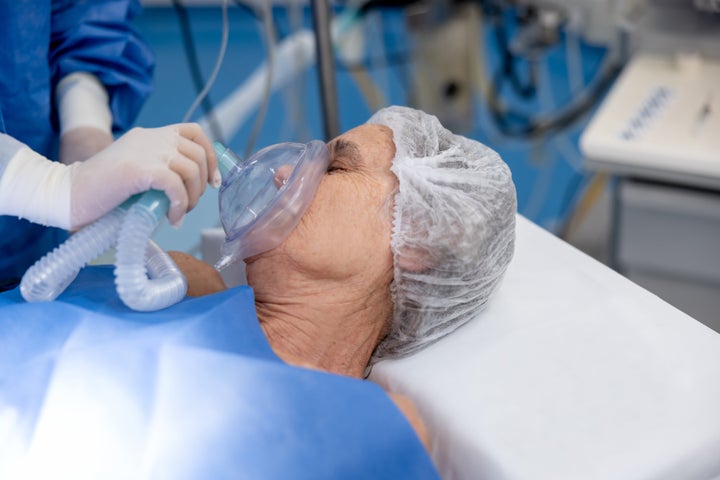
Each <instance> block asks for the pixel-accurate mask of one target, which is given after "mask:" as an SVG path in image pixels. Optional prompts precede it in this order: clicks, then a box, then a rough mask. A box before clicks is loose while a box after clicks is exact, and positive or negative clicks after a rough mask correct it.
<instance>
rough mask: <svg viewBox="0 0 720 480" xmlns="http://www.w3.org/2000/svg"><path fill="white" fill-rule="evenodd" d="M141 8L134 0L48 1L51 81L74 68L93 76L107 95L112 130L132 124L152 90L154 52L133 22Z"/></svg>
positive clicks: (119, 130)
mask: <svg viewBox="0 0 720 480" xmlns="http://www.w3.org/2000/svg"><path fill="white" fill-rule="evenodd" d="M141 8H142V7H141V5H140V3H139V1H137V0H134V1H133V0H130V1H128V0H102V1H101V0H95V1H92V2H77V1H69V0H62V1H54V2H53V5H52V34H51V45H50V54H49V57H50V58H49V61H50V68H51V74H52V84H53V85H57V83H58V82H59V81H60V80H61V79H62V78H63V77H65V76H67V75H69V74H71V73H74V72H89V73H92V74H94V75H95V76H97V77H98V78H99V79H100V82H102V84H103V85H105V88H106V89H107V91H108V94H109V96H110V109H111V111H112V115H113V131H114V132H122V131H125V130H127V129H128V128H130V127H131V126H132V124H133V122H134V121H135V119H136V118H137V115H138V114H139V113H140V109H141V107H142V105H143V102H144V101H145V99H146V98H147V97H148V95H149V94H150V92H151V90H152V74H153V69H154V66H155V56H154V54H153V52H152V51H151V49H150V47H149V46H148V44H147V43H145V41H144V40H143V39H142V38H141V37H140V35H139V34H138V32H137V31H136V30H135V29H134V27H133V25H132V23H131V21H132V19H133V18H134V17H135V16H137V15H138V14H139V13H140V11H141ZM53 121H55V122H56V121H57V114H55V115H54V120H53Z"/></svg>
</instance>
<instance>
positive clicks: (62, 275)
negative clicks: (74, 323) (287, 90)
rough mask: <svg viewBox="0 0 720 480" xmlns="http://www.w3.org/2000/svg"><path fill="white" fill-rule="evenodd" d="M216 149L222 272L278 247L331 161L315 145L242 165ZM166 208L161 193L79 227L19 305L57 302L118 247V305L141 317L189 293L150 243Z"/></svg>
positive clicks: (36, 269) (29, 276)
mask: <svg viewBox="0 0 720 480" xmlns="http://www.w3.org/2000/svg"><path fill="white" fill-rule="evenodd" d="M214 146H215V149H216V152H217V155H218V162H219V165H220V170H221V175H222V176H223V183H222V186H221V188H220V195H219V203H220V217H221V219H222V223H223V226H224V228H225V231H226V234H227V238H226V242H225V245H224V246H223V253H224V256H223V258H222V259H221V260H220V261H219V262H218V268H223V267H224V266H226V265H228V264H230V263H233V262H235V261H237V260H242V259H244V258H247V257H249V256H252V255H256V254H258V253H262V252H264V251H266V250H269V249H272V248H274V247H276V246H277V245H279V244H280V243H282V241H283V240H284V239H285V238H286V237H287V236H288V235H289V234H290V232H291V231H292V229H293V228H295V226H296V225H297V223H298V222H299V221H300V218H301V217H302V215H303V214H304V213H305V210H307V207H308V206H309V205H310V202H311V201H312V198H313V196H314V194H315V190H316V189H317V186H318V184H319V183H320V180H321V179H322V177H323V175H324V174H325V172H326V171H327V167H328V164H329V162H330V154H329V152H328V150H327V147H326V146H325V144H324V143H322V142H320V141H312V142H310V143H308V144H299V143H281V144H277V145H272V146H269V147H266V148H264V149H262V150H260V151H259V152H257V153H256V154H255V155H253V156H251V157H250V158H248V159H247V160H246V161H241V160H240V159H238V158H237V156H235V154H234V153H233V152H232V151H231V150H230V149H228V148H226V147H224V146H223V145H221V144H219V143H217V142H216V143H215V145H214ZM168 207H169V202H168V200H167V197H165V195H164V194H163V193H162V192H158V191H149V192H146V193H145V194H142V195H138V196H135V197H133V198H132V199H130V200H128V201H127V202H125V203H124V204H123V205H121V206H119V207H117V208H116V209H115V210H113V211H112V212H110V213H109V214H107V215H105V216H104V217H102V218H101V219H99V220H98V221H96V222H95V223H93V224H91V225H89V226H87V227H85V228H83V229H82V230H80V231H79V232H77V233H76V234H75V235H73V236H72V237H71V238H70V239H69V240H68V241H66V242H65V243H64V244H62V245H61V246H60V247H58V248H57V249H55V250H53V251H52V252H50V253H49V254H48V255H46V256H45V257H43V258H41V259H40V260H39V261H38V262H37V263H36V264H35V265H33V266H32V267H31V268H30V269H29V270H28V271H27V272H26V273H25V275H24V276H23V278H22V282H21V284H20V291H21V292H22V295H23V298H25V300H27V301H28V302H37V301H50V300H54V299H55V298H57V296H58V295H60V294H61V293H62V292H63V291H64V290H65V288H66V287H67V286H68V285H69V284H70V283H71V282H72V281H73V279H74V278H75V277H76V276H77V274H78V272H79V271H80V269H81V268H82V267H84V266H85V265H86V264H87V263H88V262H90V261H91V260H93V259H94V258H96V257H97V256H98V255H100V254H102V253H104V252H105V251H106V250H107V249H108V248H110V247H111V246H113V245H114V244H115V242H116V241H117V253H116V267H115V283H116V285H117V292H118V295H119V296H120V298H121V299H122V301H123V302H124V303H125V304H126V305H127V306H128V307H130V308H132V309H134V310H139V311H152V310H159V309H161V308H165V307H168V306H170V305H173V304H175V303H177V302H178V301H180V300H181V299H182V298H183V297H184V295H185V293H186V291H187V282H186V280H185V277H184V276H183V274H182V272H181V271H180V270H179V269H178V268H177V266H176V265H175V264H174V262H173V261H172V259H171V258H170V257H169V256H168V255H167V254H166V253H165V252H164V251H163V250H162V249H160V248H159V247H158V246H157V245H156V244H155V243H154V242H153V241H152V240H151V239H150V236H151V235H152V233H153V231H154V230H155V228H156V227H157V225H158V224H159V223H160V221H161V220H162V218H163V216H164V215H165V214H166V212H167V209H168ZM148 274H149V276H150V278H148Z"/></svg>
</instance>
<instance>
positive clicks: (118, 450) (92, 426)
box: [0, 267, 438, 480]
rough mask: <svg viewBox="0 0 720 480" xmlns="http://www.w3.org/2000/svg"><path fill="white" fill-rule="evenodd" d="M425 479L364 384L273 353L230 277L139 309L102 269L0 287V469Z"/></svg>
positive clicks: (396, 423)
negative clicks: (25, 289) (51, 291)
mask: <svg viewBox="0 0 720 480" xmlns="http://www.w3.org/2000/svg"><path fill="white" fill-rule="evenodd" d="M15 477H20V478H73V479H85V478H88V479H96V478H102V479H114V478H118V479H128V478H133V479H145V478H163V479H164V478H167V479H173V480H181V479H221V478H228V479H229V478H232V479H245V478H247V479H263V480H264V479H283V480H287V479H313V480H316V479H343V480H345V479H392V480H396V479H405V478H407V479H413V480H422V479H437V478H438V476H437V472H436V470H435V468H434V467H433V465H432V462H431V460H430V459H429V457H428V455H427V453H426V452H425V450H424V448H423V446H422V444H421V443H420V441H419V440H418V438H417V436H416V435H415V433H414V431H413V430H412V427H411V426H410V425H409V423H408V422H407V421H406V419H405V417H404V416H403V415H402V414H401V413H400V411H399V410H398V409H397V408H396V407H395V405H394V403H393V402H392V401H391V400H390V399H389V397H388V396H387V395H386V394H385V393H384V392H383V391H382V389H381V388H380V387H378V386H377V385H375V384H373V383H370V382H368V381H362V380H358V379H354V378H349V377H344V376H340V375H334V374H329V373H324V372H320V371H315V370H309V369H304V368H299V367H293V366H289V365H287V364H285V363H284V362H283V361H282V360H280V359H279V358H278V357H277V356H276V355H275V354H274V353H273V351H272V349H271V348H270V345H269V343H268V342H267V339H266V337H265V335H264V334H263V331H262V329H261V328H260V325H259V323H258V320H257V317H256V315H255V308H254V298H253V294H252V290H251V289H250V288H248V287H242V286H241V287H236V288H233V289H230V290H227V291H225V292H220V293H217V294H213V295H209V296H206V297H199V298H192V299H185V300H184V301H182V302H180V303H178V304H176V305H173V306H172V307H169V308H167V309H165V310H161V311H158V312H153V313H140V312H134V311H132V310H129V309H128V308H127V307H125V306H124V305H123V304H122V303H121V301H120V300H119V298H118V296H117V294H116V292H115V290H114V286H113V279H112V269H111V268H110V267H90V268H86V269H84V270H83V271H81V272H80V275H79V277H78V278H77V279H76V280H75V282H74V283H73V284H72V285H71V286H70V287H69V288H68V289H67V290H66V291H65V292H64V293H63V294H62V295H61V296H60V297H59V298H58V300H57V301H55V302H49V303H34V304H29V303H25V302H23V300H22V298H21V297H20V294H19V292H18V291H17V290H13V291H10V292H5V293H4V294H0V478H3V479H6V478H8V479H12V478H15Z"/></svg>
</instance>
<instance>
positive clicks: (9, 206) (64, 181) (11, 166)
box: [0, 123, 221, 230]
mask: <svg viewBox="0 0 720 480" xmlns="http://www.w3.org/2000/svg"><path fill="white" fill-rule="evenodd" d="M5 137H7V136H5ZM6 140H7V138H6ZM12 141H13V142H15V143H17V145H18V146H19V148H18V150H17V152H16V153H15V154H14V156H13V157H12V158H11V159H10V160H9V161H8V163H7V165H6V167H5V168H4V171H2V172H0V174H2V178H0V214H4V215H16V216H18V217H21V218H27V219H28V220H30V221H32V222H36V223H41V224H43V225H52V226H56V227H60V228H65V229H67V230H74V229H76V228H79V227H82V226H84V225H86V224H88V223H90V222H93V221H94V220H97V219H98V218H100V217H101V216H103V215H104V214H106V213H107V212H109V211H110V210H112V209H113V208H115V207H116V206H118V205H119V204H120V203H122V202H123V201H125V200H126V199H127V198H129V197H130V196H132V195H134V194H136V193H141V192H144V191H147V190H150V189H155V190H162V191H164V192H165V194H166V195H167V196H168V198H169V199H170V210H169V211H168V215H167V217H168V220H169V221H170V223H171V224H173V225H178V224H179V223H180V221H181V219H182V217H183V215H184V214H185V212H187V211H189V210H190V209H192V208H193V207H194V206H195V205H196V204H197V201H198V199H199V198H200V195H201V194H202V193H203V191H204V190H205V183H206V182H210V183H212V185H213V186H215V187H218V186H219V185H220V182H221V178H220V171H219V170H218V168H217V157H216V156H215V151H214V150H213V147H212V144H211V142H210V139H208V137H207V136H206V135H205V133H204V132H203V131H202V129H201V128H200V126H199V125H198V124H196V123H180V124H176V125H169V126H167V127H161V128H149V129H143V128H135V129H133V130H130V131H129V132H128V133H126V134H125V135H123V136H122V137H120V138H119V139H118V140H117V141H116V142H114V143H113V144H111V145H110V146H109V147H107V148H105V149H104V150H102V151H100V152H99V153H97V154H96V155H93V156H92V157H90V158H89V159H87V160H86V161H84V162H76V163H73V164H72V165H70V166H67V165H63V164H62V163H59V162H51V161H49V160H48V159H47V158H45V157H43V156H42V155H40V154H38V153H36V152H34V151H32V150H31V149H29V148H28V147H27V146H23V145H21V144H19V142H16V141H14V140H12Z"/></svg>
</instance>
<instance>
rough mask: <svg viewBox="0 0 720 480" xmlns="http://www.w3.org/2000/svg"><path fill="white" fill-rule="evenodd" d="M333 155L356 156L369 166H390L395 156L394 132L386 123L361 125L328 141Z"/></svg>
mask: <svg viewBox="0 0 720 480" xmlns="http://www.w3.org/2000/svg"><path fill="white" fill-rule="evenodd" d="M328 148H329V149H330V152H331V154H333V155H342V156H346V157H356V158H355V160H358V161H361V162H362V163H364V164H365V166H367V167H378V168H388V167H389V166H390V163H391V162H392V159H393V157H394V156H395V144H394V143H393V132H392V130H391V129H390V128H389V127H386V126H385V125H370V124H365V125H360V126H359V127H355V128H353V129H352V130H348V131H347V132H345V133H343V134H342V135H340V136H339V137H337V138H335V139H333V140H332V141H330V142H329V143H328Z"/></svg>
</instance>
